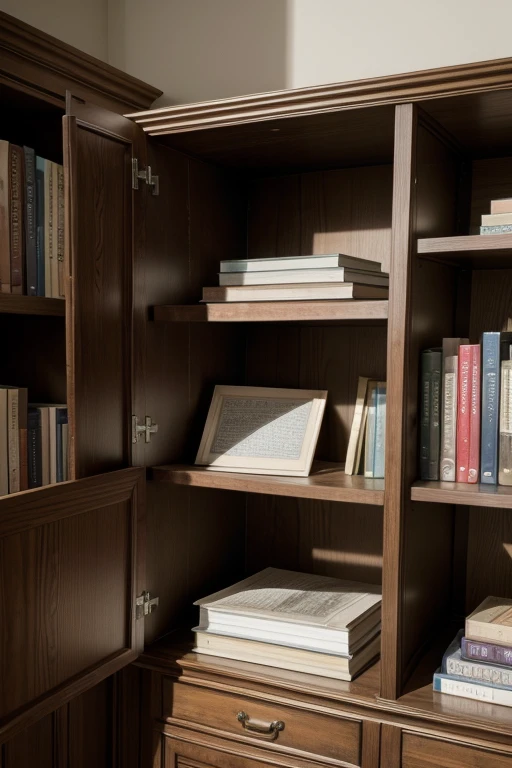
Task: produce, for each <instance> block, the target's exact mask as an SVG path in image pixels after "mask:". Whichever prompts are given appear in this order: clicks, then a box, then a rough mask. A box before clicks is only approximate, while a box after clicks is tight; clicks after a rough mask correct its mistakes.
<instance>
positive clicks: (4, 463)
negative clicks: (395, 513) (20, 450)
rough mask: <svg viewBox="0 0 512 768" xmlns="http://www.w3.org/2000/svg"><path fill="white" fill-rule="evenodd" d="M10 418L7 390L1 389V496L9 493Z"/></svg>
mask: <svg viewBox="0 0 512 768" xmlns="http://www.w3.org/2000/svg"><path fill="white" fill-rule="evenodd" d="M8 435H9V418H8V407H7V389H0V496H7V494H8V493H9V436H8Z"/></svg>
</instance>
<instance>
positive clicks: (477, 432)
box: [420, 331, 512, 485]
mask: <svg viewBox="0 0 512 768" xmlns="http://www.w3.org/2000/svg"><path fill="white" fill-rule="evenodd" d="M420 475H421V479H422V480H439V479H441V480H444V481H451V482H454V481H456V482H458V483H477V482H479V481H480V482H481V483H486V484H492V485H496V484H498V483H499V484H500V485H512V333H511V332H502V333H499V332H494V331H492V332H488V333H484V334H483V335H482V342H481V344H469V343H468V339H461V338H449V339H443V346H442V348H432V349H426V350H424V351H423V353H422V357H421V427H420Z"/></svg>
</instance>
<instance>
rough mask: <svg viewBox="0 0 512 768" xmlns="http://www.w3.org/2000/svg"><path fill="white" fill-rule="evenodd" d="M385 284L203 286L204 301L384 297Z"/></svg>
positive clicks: (386, 293) (386, 296)
mask: <svg viewBox="0 0 512 768" xmlns="http://www.w3.org/2000/svg"><path fill="white" fill-rule="evenodd" d="M387 298H388V288H387V286H384V285H362V284H361V283H311V284H307V283H306V284H305V283H287V284H285V285H219V286H213V287H206V288H203V298H202V301H203V302H208V303H216V302H223V301H244V302H245V301H323V300H327V301H328V300H333V301H337V300H344V299H387Z"/></svg>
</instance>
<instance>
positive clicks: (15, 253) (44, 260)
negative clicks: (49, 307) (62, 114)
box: [0, 140, 64, 298]
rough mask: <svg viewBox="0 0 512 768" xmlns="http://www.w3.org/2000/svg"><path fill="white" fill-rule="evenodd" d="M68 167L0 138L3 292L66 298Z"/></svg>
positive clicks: (0, 287)
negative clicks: (66, 177) (65, 257)
mask: <svg viewBox="0 0 512 768" xmlns="http://www.w3.org/2000/svg"><path fill="white" fill-rule="evenodd" d="M63 262H64V170H63V168H62V165H59V164H58V163H54V162H53V161H51V160H47V159H45V158H42V157H38V156H36V154H35V152H34V150H33V149H31V148H30V147H19V146H17V145H16V144H12V143H9V142H8V141H3V140H0V292H1V293H13V294H26V295H28V296H46V297H53V298H63V297H64V263H63Z"/></svg>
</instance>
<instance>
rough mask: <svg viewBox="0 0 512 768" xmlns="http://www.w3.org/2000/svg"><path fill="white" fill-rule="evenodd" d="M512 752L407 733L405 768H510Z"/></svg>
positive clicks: (403, 759)
mask: <svg viewBox="0 0 512 768" xmlns="http://www.w3.org/2000/svg"><path fill="white" fill-rule="evenodd" d="M510 765H512V752H511V751H510V750H503V751H501V750H500V751H498V750H494V749H491V748H490V749H479V748H477V747H472V746H469V745H468V746H465V745H463V744H460V743H454V742H449V741H447V740H445V739H442V740H441V739H434V738H428V737H425V736H419V735H417V734H414V733H404V735H403V739H402V761H401V768H433V767H434V766H435V767H436V768H462V766H464V768H510Z"/></svg>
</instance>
